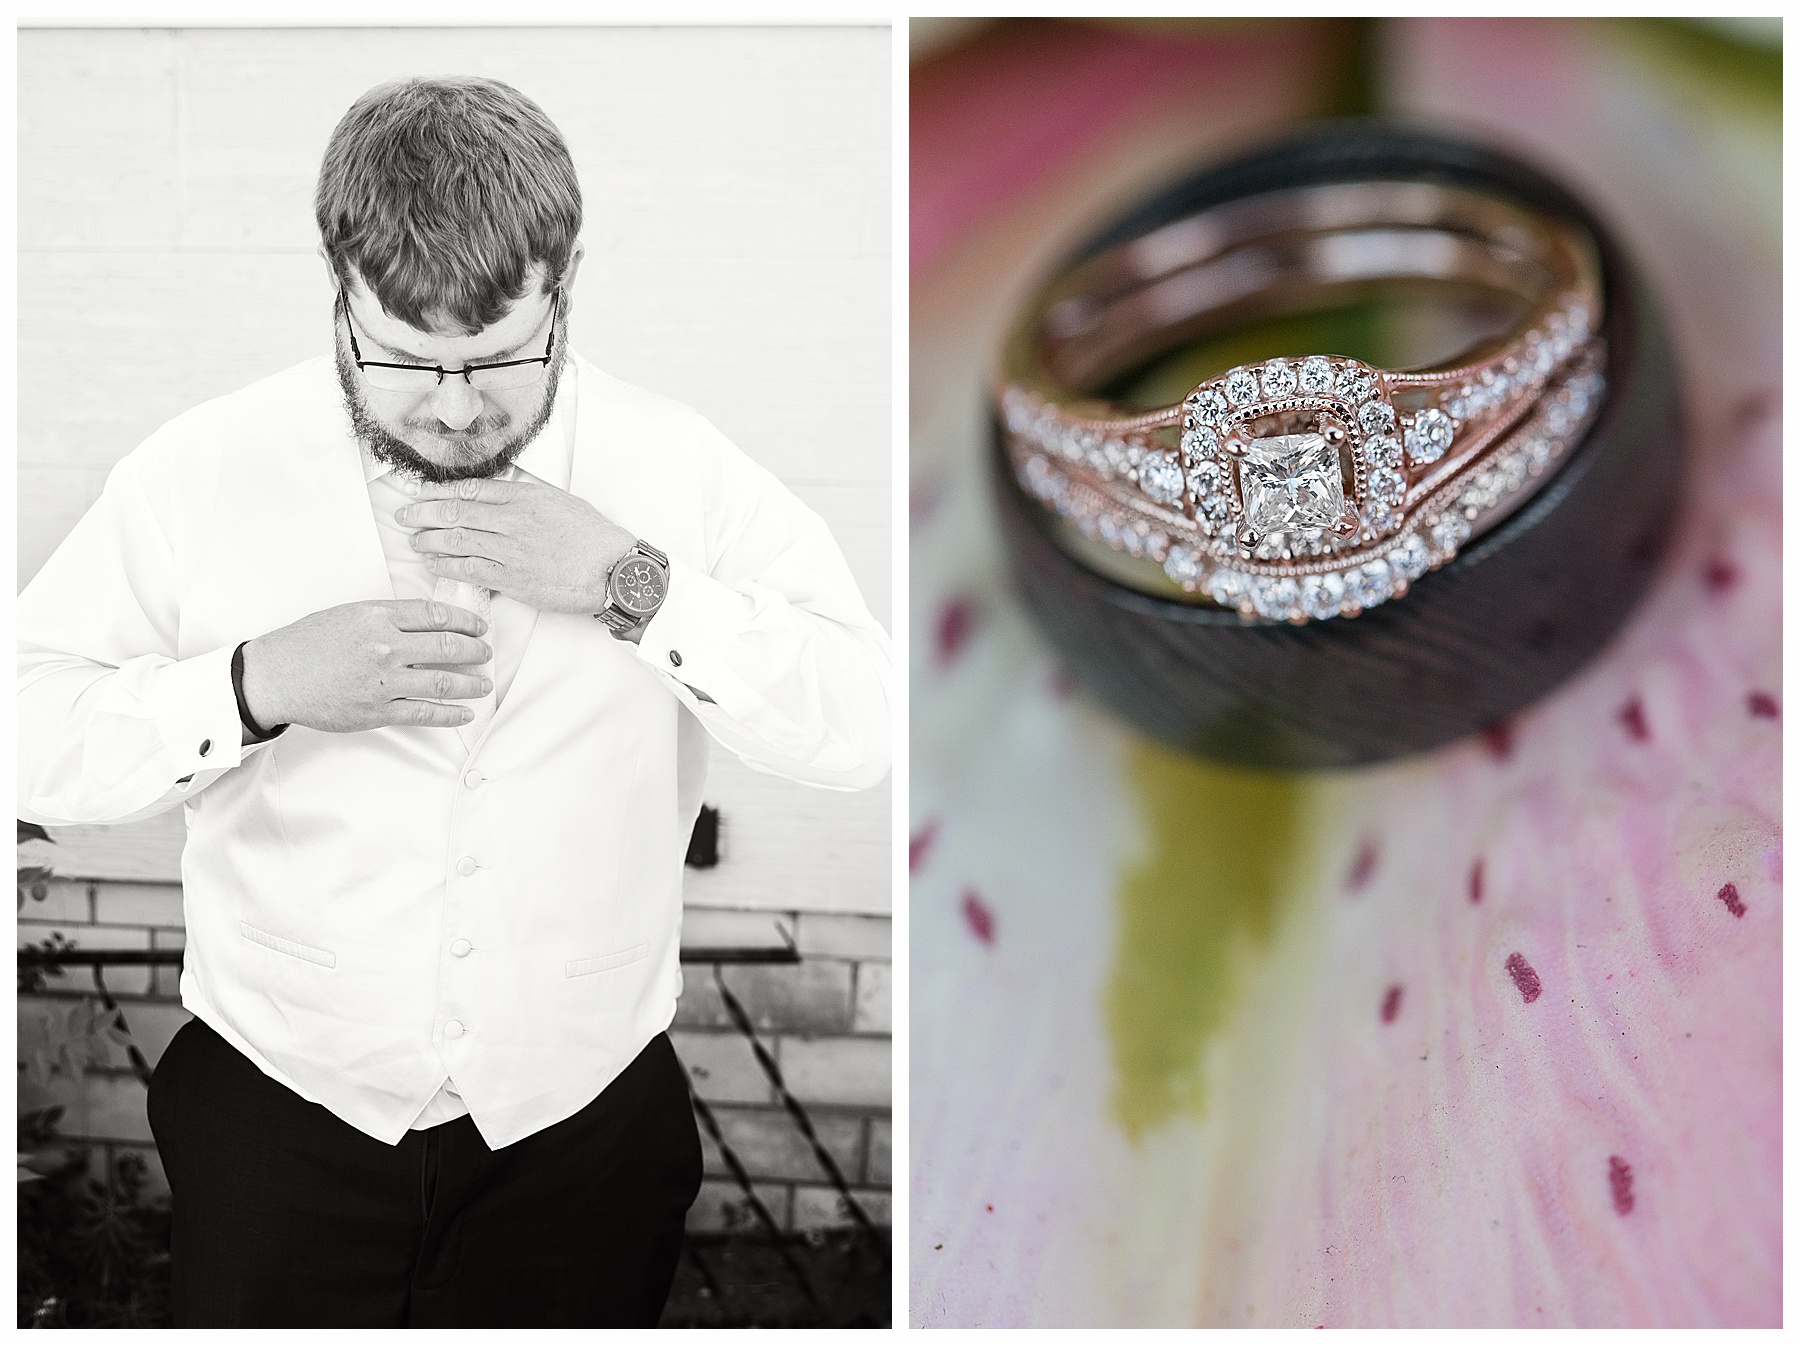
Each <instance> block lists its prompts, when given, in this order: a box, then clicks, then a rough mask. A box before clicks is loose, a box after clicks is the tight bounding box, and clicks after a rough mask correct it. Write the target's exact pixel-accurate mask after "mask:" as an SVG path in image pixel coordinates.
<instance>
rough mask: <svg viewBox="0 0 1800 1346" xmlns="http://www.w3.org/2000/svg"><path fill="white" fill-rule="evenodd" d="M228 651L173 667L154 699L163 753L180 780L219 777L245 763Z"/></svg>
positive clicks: (162, 674)
mask: <svg viewBox="0 0 1800 1346" xmlns="http://www.w3.org/2000/svg"><path fill="white" fill-rule="evenodd" d="M235 648H236V646H233V645H225V646H221V647H220V648H219V649H216V650H213V651H211V652H209V653H207V654H198V655H195V656H194V657H193V658H192V659H183V660H181V661H179V662H178V663H173V664H170V665H169V666H168V667H167V668H165V669H163V670H162V672H160V673H159V674H158V675H157V678H156V685H155V687H154V689H153V690H152V692H151V694H150V699H151V703H152V705H153V706H154V708H155V711H156V729H157V732H158V733H159V734H161V735H162V742H163V751H164V752H166V753H167V754H168V755H169V761H170V762H171V763H172V764H173V766H174V768H175V775H176V776H177V777H178V778H185V777H188V776H192V775H194V774H195V773H197V772H201V771H219V770H223V769H225V768H227V767H234V766H236V765H237V764H238V763H239V762H241V761H242V760H243V750H242V746H241V745H242V742H243V734H244V729H243V725H242V724H241V723H240V722H239V720H238V708H237V696H236V694H235V693H233V692H232V690H231V652H232V650H233V649H235Z"/></svg>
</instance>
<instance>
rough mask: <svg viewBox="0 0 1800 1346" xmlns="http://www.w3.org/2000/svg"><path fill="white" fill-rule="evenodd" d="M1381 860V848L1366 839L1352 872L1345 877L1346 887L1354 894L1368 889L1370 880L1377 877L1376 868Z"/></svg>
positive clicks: (1352, 866) (1359, 850)
mask: <svg viewBox="0 0 1800 1346" xmlns="http://www.w3.org/2000/svg"><path fill="white" fill-rule="evenodd" d="M1380 860H1381V849H1380V847H1378V846H1377V845H1376V844H1375V842H1374V841H1373V840H1372V839H1365V840H1364V842H1363V844H1362V845H1361V846H1360V847H1359V848H1358V849H1357V852H1356V859H1355V860H1354V861H1352V862H1351V865H1350V872H1349V873H1348V874H1346V875H1345V876H1344V886H1345V887H1346V888H1348V889H1349V890H1350V891H1351V892H1353V893H1360V892H1361V891H1362V890H1363V889H1364V888H1367V887H1368V886H1369V880H1370V879H1372V878H1374V877H1375V866H1376V865H1377V864H1378V863H1380Z"/></svg>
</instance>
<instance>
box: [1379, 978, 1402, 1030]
mask: <svg viewBox="0 0 1800 1346" xmlns="http://www.w3.org/2000/svg"><path fill="white" fill-rule="evenodd" d="M1399 1017H1400V988H1399V987H1398V986H1390V987H1388V988H1387V994H1386V995H1385V996H1383V997H1382V998H1381V1022H1382V1023H1384V1024H1391V1023H1393V1022H1394V1020H1395V1019H1397V1018H1399Z"/></svg>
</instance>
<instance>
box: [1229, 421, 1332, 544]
mask: <svg viewBox="0 0 1800 1346" xmlns="http://www.w3.org/2000/svg"><path fill="white" fill-rule="evenodd" d="M1238 480H1239V482H1240V483H1241V484H1242V486H1243V491H1244V520H1245V522H1246V523H1248V524H1249V525H1250V527H1251V528H1253V529H1255V530H1256V531H1257V532H1258V533H1265V534H1266V533H1277V532H1281V533H1285V532H1289V531H1291V530H1297V529H1306V528H1330V527H1331V526H1332V525H1333V524H1335V523H1336V522H1337V521H1338V518H1339V517H1340V516H1341V515H1342V514H1343V512H1344V477H1343V471H1342V469H1341V467H1340V466H1339V462H1338V451H1337V450H1336V449H1335V448H1333V447H1331V445H1329V444H1327V443H1326V442H1325V436H1323V435H1320V434H1308V435H1274V436H1271V437H1269V438H1267V439H1253V440H1251V441H1250V448H1249V450H1248V451H1247V452H1246V453H1245V454H1244V457H1243V461H1242V462H1241V463H1240V464H1239V466H1238Z"/></svg>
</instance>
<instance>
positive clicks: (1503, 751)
mask: <svg viewBox="0 0 1800 1346" xmlns="http://www.w3.org/2000/svg"><path fill="white" fill-rule="evenodd" d="M1481 742H1482V745H1483V746H1484V747H1485V748H1486V749H1487V750H1488V751H1489V752H1490V753H1492V754H1493V756H1494V760H1496V761H1499V762H1504V761H1505V760H1506V759H1507V758H1509V757H1511V756H1512V751H1513V725H1512V721H1511V720H1495V721H1494V722H1493V723H1492V724H1490V725H1488V726H1486V727H1485V728H1483V729H1482V731H1481Z"/></svg>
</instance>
